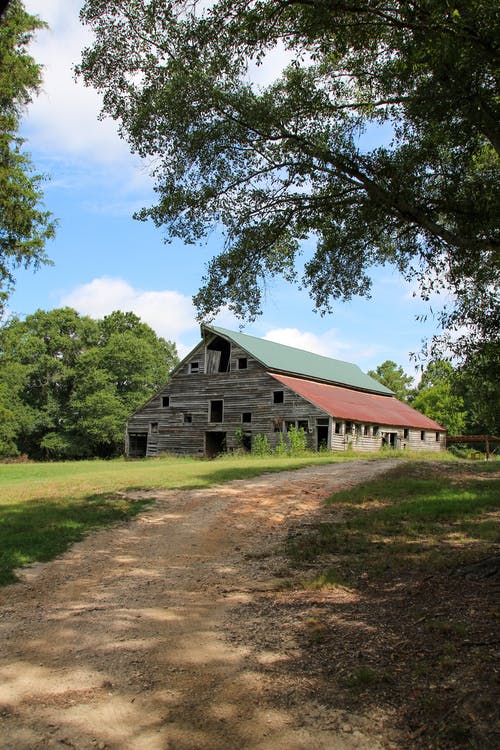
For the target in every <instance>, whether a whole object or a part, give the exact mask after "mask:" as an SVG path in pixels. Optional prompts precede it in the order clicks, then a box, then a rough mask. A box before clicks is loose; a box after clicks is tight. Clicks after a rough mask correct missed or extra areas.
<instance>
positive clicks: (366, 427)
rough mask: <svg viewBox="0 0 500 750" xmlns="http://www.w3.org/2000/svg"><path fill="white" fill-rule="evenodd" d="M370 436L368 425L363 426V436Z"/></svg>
mask: <svg viewBox="0 0 500 750" xmlns="http://www.w3.org/2000/svg"><path fill="white" fill-rule="evenodd" d="M369 434H370V427H369V425H367V424H365V425H364V427H363V435H364V436H365V437H367V436H368V435H369Z"/></svg>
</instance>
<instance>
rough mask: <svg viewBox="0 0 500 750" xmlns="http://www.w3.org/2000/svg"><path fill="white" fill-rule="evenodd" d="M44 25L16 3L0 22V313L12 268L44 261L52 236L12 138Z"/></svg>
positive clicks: (19, 142) (36, 74)
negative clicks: (31, 50)
mask: <svg viewBox="0 0 500 750" xmlns="http://www.w3.org/2000/svg"><path fill="white" fill-rule="evenodd" d="M45 27H46V24H45V23H43V22H42V21H41V20H40V19H38V18H35V17H34V16H31V15H29V14H28V13H26V11H25V10H24V7H23V4H22V2H20V0H11V2H10V3H9V5H8V6H7V9H6V10H5V12H4V14H3V16H2V17H1V18H0V313H1V312H2V308H3V305H4V304H5V300H6V298H7V297H8V294H9V292H10V291H12V289H13V287H14V285H15V278H14V272H15V269H16V268H18V267H19V266H24V267H29V266H32V267H34V268H38V267H39V266H40V265H41V264H47V263H49V262H50V261H49V259H48V257H47V255H46V253H45V244H46V242H47V240H48V239H50V238H52V237H53V236H54V233H55V222H54V221H53V219H52V216H51V214H50V212H49V211H45V210H44V209H43V207H42V203H41V201H42V197H43V195H42V190H41V183H42V182H43V179H44V178H43V177H42V175H40V174H36V173H35V171H34V168H33V164H32V162H31V159H30V157H29V156H28V155H27V154H26V153H25V152H24V151H23V150H22V147H23V144H24V139H23V138H21V137H20V136H19V134H18V133H19V124H20V119H21V115H22V113H23V111H24V109H25V107H26V106H27V105H28V104H29V103H30V102H31V101H32V99H33V96H34V95H35V94H36V93H37V92H38V90H39V87H40V84H41V80H42V79H41V66H40V65H37V63H36V62H35V61H34V59H33V58H32V57H31V56H30V55H28V54H27V51H26V50H27V48H28V45H29V43H30V41H31V39H32V38H33V35H34V33H35V32H36V31H37V30H38V29H43V28H45Z"/></svg>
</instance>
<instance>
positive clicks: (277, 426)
mask: <svg viewBox="0 0 500 750" xmlns="http://www.w3.org/2000/svg"><path fill="white" fill-rule="evenodd" d="M273 430H274V432H282V431H283V419H282V418H281V417H277V419H273Z"/></svg>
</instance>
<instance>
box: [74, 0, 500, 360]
mask: <svg viewBox="0 0 500 750" xmlns="http://www.w3.org/2000/svg"><path fill="white" fill-rule="evenodd" d="M81 17H82V20H83V21H84V23H86V24H88V25H89V26H91V27H92V29H93V31H94V33H95V41H94V43H93V45H92V46H91V47H88V48H87V49H86V50H84V51H83V56H82V62H81V64H80V66H79V67H78V69H77V70H78V72H79V73H80V74H81V75H82V76H83V79H84V81H85V82H86V83H87V84H88V85H93V86H94V87H96V88H97V89H98V90H99V91H101V92H102V93H103V95H104V98H103V113H104V114H105V115H110V116H111V117H113V118H114V119H115V120H117V121H118V122H119V124H120V132H121V134H122V136H123V137H125V138H127V140H128V142H129V144H130V147H131V149H132V150H133V151H135V152H137V153H138V154H139V155H141V156H142V157H144V158H148V159H150V161H151V163H152V164H153V165H154V166H153V175H154V177H155V179H156V191H157V195H158V201H157V203H156V205H154V206H152V207H150V208H145V209H143V210H142V211H141V212H139V214H138V218H140V219H143V220H145V219H149V218H151V219H152V220H153V221H154V222H155V223H156V224H157V225H158V226H159V227H164V228H165V229H166V231H167V234H168V236H169V237H172V236H179V237H182V238H183V239H184V240H185V241H187V242H198V241H200V240H201V239H202V238H203V237H204V236H205V235H206V233H207V232H209V231H210V230H211V229H212V228H213V227H214V226H217V227H220V226H221V225H222V226H223V227H224V228H225V233H226V243H225V247H224V248H223V250H222V252H221V253H220V254H219V255H218V256H217V257H216V258H214V259H213V260H212V261H211V262H210V264H209V267H208V272H207V275H206V276H205V278H204V285H203V286H202V288H201V289H200V291H199V292H198V294H197V295H196V297H195V302H196V304H197V306H198V310H199V315H200V317H201V318H211V317H213V316H214V315H215V314H216V312H217V311H218V310H219V309H220V308H221V306H222V305H224V304H226V303H227V304H229V307H230V308H231V309H232V310H233V311H234V312H235V313H236V314H237V315H239V316H240V317H249V318H251V319H252V318H254V317H255V315H257V314H258V313H259V310H260V305H261V298H262V288H263V286H264V285H265V281H266V278H268V277H269V276H274V275H277V274H282V275H283V276H284V277H285V278H287V279H289V280H295V281H298V280H299V279H298V272H297V270H296V256H297V255H298V254H300V251H301V243H302V241H303V240H304V239H306V238H308V237H313V238H315V239H316V251H315V253H314V255H313V256H312V257H311V258H309V259H308V260H307V262H306V263H305V271H304V273H303V277H302V279H301V283H302V284H303V285H304V286H305V287H307V288H308V289H309V292H310V295H311V297H312V298H313V300H314V304H315V306H316V308H317V309H318V310H320V311H322V312H327V311H330V310H331V303H332V301H333V300H336V299H344V300H348V299H350V298H351V297H352V296H353V295H355V294H361V295H368V294H369V290H370V284H371V278H370V272H371V267H372V266H373V265H374V264H379V263H391V264H394V265H396V266H397V267H398V268H399V269H400V271H401V272H402V273H403V274H404V275H405V277H406V278H407V279H417V280H418V282H419V285H420V291H421V294H422V295H423V297H424V298H426V299H427V298H428V297H429V295H430V294H431V292H433V291H435V290H446V291H447V292H449V293H450V294H451V295H452V298H453V299H454V300H455V304H453V303H452V304H451V307H450V306H448V308H447V309H445V311H444V312H443V313H442V315H441V323H442V325H443V326H444V328H445V330H446V331H453V330H456V329H458V328H459V327H460V326H464V325H466V326H468V330H467V335H466V337H465V339H464V337H462V338H460V337H459V338H458V339H457V337H455V338H454V341H453V346H454V348H455V350H456V351H459V352H460V351H462V352H463V351H464V347H465V345H466V346H467V349H468V350H469V351H470V347H471V345H475V344H476V343H477V342H480V341H482V340H483V339H488V338H489V337H490V336H491V335H492V332H494V331H497V330H498V327H499V326H498V323H499V322H500V321H499V308H498V300H497V297H496V293H495V290H496V288H497V285H498V280H499V237H498V214H499V212H498V208H499V205H498V203H499V201H498V149H499V145H500V134H499V127H498V123H499V121H500V118H499V104H498V102H499V100H498V79H497V77H496V76H497V73H498V39H499V38H500V34H499V33H498V17H499V14H498V4H497V2H495V1H494V0H456V2H453V3H449V2H440V3H437V2H435V0H414V1H413V2H403V0H252V1H251V2H248V0H214V2H212V3H210V4H206V3H201V2H197V1H196V0H192V1H191V2H188V1H187V0H171V2H168V3H164V2H158V0H143V2H141V3H137V2H135V0H86V2H85V4H84V6H83V9H82V12H81ZM280 49H281V50H284V52H285V53H286V55H287V56H288V59H289V63H288V65H287V66H286V67H285V68H284V70H283V71H282V72H281V74H280V75H279V77H277V78H276V79H275V80H274V81H273V82H272V83H270V84H269V85H267V86H258V85H256V84H255V83H252V80H251V69H252V66H253V67H255V66H258V65H261V64H262V65H265V63H266V56H268V55H269V54H271V53H273V52H276V50H280ZM381 132H383V133H387V132H389V133H390V139H391V142H390V144H389V145H384V142H383V140H382V141H381V143H380V145H377V146H376V147H369V146H367V145H366V141H365V140H363V139H362V138H361V139H360V136H362V135H363V134H366V133H368V134H370V133H371V134H373V133H375V134H377V133H381ZM450 341H451V339H450V337H448V339H447V343H448V344H450Z"/></svg>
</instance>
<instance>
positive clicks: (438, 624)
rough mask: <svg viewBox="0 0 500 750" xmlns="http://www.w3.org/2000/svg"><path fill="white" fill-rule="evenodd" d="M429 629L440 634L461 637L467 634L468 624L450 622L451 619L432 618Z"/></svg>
mask: <svg viewBox="0 0 500 750" xmlns="http://www.w3.org/2000/svg"><path fill="white" fill-rule="evenodd" d="M427 630H428V631H429V632H431V633H437V634H438V635H448V636H453V635H456V636H460V637H464V636H465V635H467V625H466V624H465V623H463V622H450V621H449V620H446V621H443V620H430V621H429V622H428V623H427ZM450 645H451V644H450Z"/></svg>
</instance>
